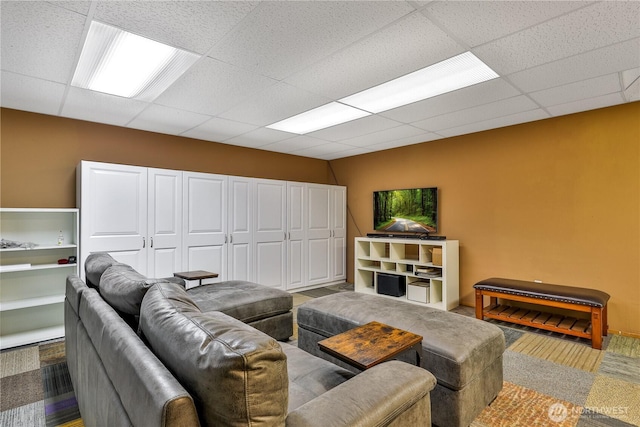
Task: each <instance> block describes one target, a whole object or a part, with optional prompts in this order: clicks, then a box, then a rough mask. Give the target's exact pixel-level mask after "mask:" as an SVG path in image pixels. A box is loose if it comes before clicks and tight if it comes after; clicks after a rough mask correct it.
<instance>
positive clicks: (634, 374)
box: [598, 352, 640, 384]
mask: <svg viewBox="0 0 640 427" xmlns="http://www.w3.org/2000/svg"><path fill="white" fill-rule="evenodd" d="M598 373H599V374H602V375H607V376H610V377H613V378H617V379H620V380H622V381H629V382H632V383H635V384H640V359H638V358H636V357H629V356H625V355H623V354H619V353H611V352H606V353H605V355H604V358H603V359H602V363H600V369H599V370H598Z"/></svg>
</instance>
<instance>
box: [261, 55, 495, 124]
mask: <svg viewBox="0 0 640 427" xmlns="http://www.w3.org/2000/svg"><path fill="white" fill-rule="evenodd" d="M497 77H499V76H498V74H497V73H496V72H495V71H493V70H492V69H491V68H489V67H488V66H487V65H486V64H485V63H484V62H482V61H481V60H479V59H478V58H477V57H476V56H475V55H474V54H473V53H471V52H465V53H463V54H460V55H457V56H454V57H453V58H449V59H446V60H444V61H442V62H438V63H437V64H433V65H430V66H428V67H426V68H423V69H421V70H418V71H414V72H413V73H410V74H407V75H405V76H402V77H398V78H397V79H394V80H391V81H389V82H387V83H383V84H380V85H378V86H374V87H372V88H370V89H366V90H363V91H362V92H358V93H356V94H354V95H351V96H347V97H345V98H342V99H339V100H338V101H337V102H332V103H331V104H337V105H341V106H342V109H343V110H344V111H351V110H348V108H351V107H353V108H354V109H357V111H359V112H360V114H358V115H356V114H354V116H353V117H349V115H348V114H346V115H344V116H341V115H338V114H336V115H335V116H334V117H333V119H332V120H323V119H325V118H324V117H323V114H325V113H324V112H323V110H322V109H323V108H324V107H326V105H325V106H322V107H318V108H316V109H313V110H310V111H307V112H305V113H302V114H298V115H297V116H293V117H290V118H288V119H285V120H282V121H280V122H278V123H274V124H272V125H269V126H267V127H269V128H272V129H278V130H283V131H285V132H291V133H298V134H305V133H309V132H313V131H316V130H319V129H324V128H327V127H330V126H335V125H337V124H340V123H345V122H348V121H350V120H354V119H357V118H360V117H364V116H367V115H369V114H375V113H380V112H382V111H386V110H391V109H392V108H397V107H401V106H403V105H407V104H411V103H414V102H417V101H422V100H423V99H427V98H432V97H434V96H437V95H442V94H443V93H447V92H452V91H454V90H458V89H462V88H464V87H468V86H473V85H475V84H477V83H482V82H485V81H487V80H492V79H495V78H497ZM331 104H327V105H331Z"/></svg>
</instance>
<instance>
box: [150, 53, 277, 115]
mask: <svg viewBox="0 0 640 427" xmlns="http://www.w3.org/2000/svg"><path fill="white" fill-rule="evenodd" d="M275 83H276V81H275V80H272V79H269V78H267V77H263V76H259V75H256V74H253V73H249V72H247V71H243V70H240V69H238V68H236V67H233V66H231V65H229V64H224V63H222V62H220V61H216V60H214V59H211V58H202V59H201V60H200V61H199V62H197V63H196V64H195V65H194V66H193V67H191V68H190V69H189V71H187V72H186V73H185V75H183V76H182V77H181V78H180V79H179V80H178V81H177V82H176V83H174V84H173V86H171V87H170V88H169V89H167V91H166V92H164V93H163V94H162V95H160V96H159V97H158V98H157V99H156V101H155V103H156V104H160V105H165V106H167V107H174V108H179V109H181V110H187V111H193V112H196V113H201V114H209V115H212V116H213V115H217V114H219V113H221V112H223V111H226V110H228V109H230V108H232V107H233V106H235V105H237V104H239V103H241V102H242V101H243V100H245V99H246V98H248V97H249V96H251V95H253V94H254V93H255V92H256V91H261V90H264V89H265V88H267V87H269V86H271V85H273V84H275Z"/></svg>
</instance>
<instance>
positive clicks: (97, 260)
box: [84, 252, 117, 288]
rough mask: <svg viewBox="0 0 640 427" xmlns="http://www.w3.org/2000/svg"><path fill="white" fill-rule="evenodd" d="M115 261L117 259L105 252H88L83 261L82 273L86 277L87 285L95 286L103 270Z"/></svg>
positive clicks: (97, 284)
mask: <svg viewBox="0 0 640 427" xmlns="http://www.w3.org/2000/svg"><path fill="white" fill-rule="evenodd" d="M116 263H117V261H116V260H115V259H113V258H112V257H111V255H109V254H108V253H106V252H98V253H95V254H90V255H89V256H88V257H87V260H86V261H85V262H84V273H85V277H86V279H87V285H89V286H90V287H92V288H97V287H98V286H99V285H100V278H101V277H102V274H103V273H104V271H105V270H106V269H107V268H109V267H111V266H112V265H113V264H116Z"/></svg>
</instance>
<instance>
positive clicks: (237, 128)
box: [182, 117, 257, 142]
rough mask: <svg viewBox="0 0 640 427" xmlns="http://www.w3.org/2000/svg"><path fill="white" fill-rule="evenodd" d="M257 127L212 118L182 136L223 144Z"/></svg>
mask: <svg viewBox="0 0 640 427" xmlns="http://www.w3.org/2000/svg"><path fill="white" fill-rule="evenodd" d="M256 128H257V126H255V125H250V124H248V123H240V122H234V121H232V120H226V119H221V118H219V117H214V118H212V119H211V120H208V121H206V122H204V123H203V124H201V125H200V126H197V127H195V128H193V129H190V130H188V131H186V132H184V133H183V134H182V135H183V136H187V137H189V138H197V139H203V140H205V141H215V142H223V141H226V140H227V139H230V138H233V137H235V136H238V135H242V134H244V133H247V132H250V131H252V130H255V129H256Z"/></svg>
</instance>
